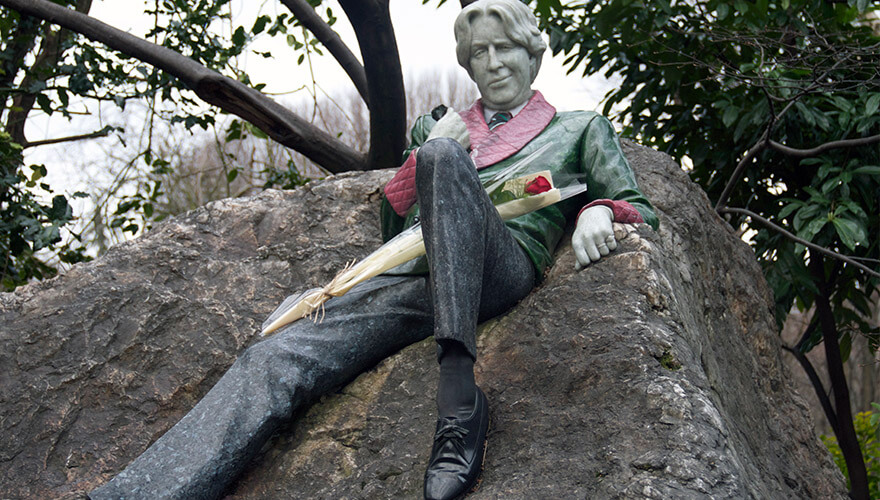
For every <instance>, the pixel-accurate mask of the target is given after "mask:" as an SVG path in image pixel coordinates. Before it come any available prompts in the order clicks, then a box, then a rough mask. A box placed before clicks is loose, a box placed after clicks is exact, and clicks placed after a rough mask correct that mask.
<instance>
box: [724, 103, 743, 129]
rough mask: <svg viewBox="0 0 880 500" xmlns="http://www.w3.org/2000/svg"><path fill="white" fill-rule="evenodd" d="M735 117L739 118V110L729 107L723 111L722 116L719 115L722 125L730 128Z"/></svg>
mask: <svg viewBox="0 0 880 500" xmlns="http://www.w3.org/2000/svg"><path fill="white" fill-rule="evenodd" d="M737 117H739V108H738V107H736V106H729V107H727V108H726V109H725V110H724V114H723V115H721V121H722V122H723V123H724V126H725V127H730V126H731V125H733V123H734V122H735V121H736V119H737Z"/></svg>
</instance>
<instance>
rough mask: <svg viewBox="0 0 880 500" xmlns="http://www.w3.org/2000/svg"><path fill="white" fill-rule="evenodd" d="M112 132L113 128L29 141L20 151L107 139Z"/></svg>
mask: <svg viewBox="0 0 880 500" xmlns="http://www.w3.org/2000/svg"><path fill="white" fill-rule="evenodd" d="M112 130H113V127H104V128H102V129H101V130H98V131H95V132H92V133H90V134H80V135H70V136H67V137H56V138H55V139H44V140H42V141H30V142H25V143H24V144H22V145H21V147H22V149H26V148H33V147H37V146H46V145H49V144H58V143H60V142H73V141H82V140H85V139H95V138H98V137H107V135H109V134H110V131H112Z"/></svg>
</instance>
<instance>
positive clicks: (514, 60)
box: [470, 15, 532, 110]
mask: <svg viewBox="0 0 880 500" xmlns="http://www.w3.org/2000/svg"><path fill="white" fill-rule="evenodd" d="M531 64H532V61H531V57H530V56H529V52H528V51H527V50H526V48H525V47H523V46H522V45H518V44H517V43H515V42H513V41H512V40H511V39H510V38H508V37H507V34H506V33H504V25H503V24H502V23H501V20H500V19H498V17H496V16H494V15H486V16H482V17H479V18H477V19H475V20H474V23H473V25H472V27H471V60H470V65H471V78H473V79H474V81H475V82H476V83H477V88H479V89H480V96H481V97H482V98H483V104H484V105H485V106H487V107H489V108H491V109H499V110H508V109H512V108H515V107H517V106H519V105H520V104H523V103H525V102H526V101H528V100H529V97H531V96H532V89H531V84H532V77H531Z"/></svg>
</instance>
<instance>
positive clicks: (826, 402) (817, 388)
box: [782, 344, 840, 436]
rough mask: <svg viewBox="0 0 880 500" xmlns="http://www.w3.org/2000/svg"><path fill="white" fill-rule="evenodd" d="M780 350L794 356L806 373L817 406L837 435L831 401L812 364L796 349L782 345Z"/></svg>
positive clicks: (836, 424) (835, 414) (837, 429)
mask: <svg viewBox="0 0 880 500" xmlns="http://www.w3.org/2000/svg"><path fill="white" fill-rule="evenodd" d="M782 348H783V349H785V350H786V351H788V352H790V353H791V354H792V356H794V359H796V360H797V361H798V363H800V364H801V368H803V369H804V372H806V373H807V378H809V379H810V384H812V385H813V391H814V392H815V393H816V397H817V398H819V404H821V405H822V410H823V411H824V412H825V418H827V419H828V423H829V424H831V429H832V430H834V435H835V436H836V435H838V431H839V430H840V427H839V425H838V423H837V413H836V412H835V411H834V406H833V405H832V404H831V399H830V398H828V393H827V392H825V386H824V385H822V379H820V378H819V375H818V374H817V373H816V370H815V369H814V368H813V364H812V363H810V360H809V359H807V357H806V356H804V353H802V352H801V351H799V350H798V349H797V348H792V347H789V346H787V345H784V344H783V346H782Z"/></svg>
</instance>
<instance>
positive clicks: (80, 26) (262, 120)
mask: <svg viewBox="0 0 880 500" xmlns="http://www.w3.org/2000/svg"><path fill="white" fill-rule="evenodd" d="M0 5H4V6H6V7H9V8H12V9H15V10H17V11H19V12H21V13H23V14H27V15H30V16H34V17H37V18H40V19H45V20H46V21H49V22H51V23H55V24H58V25H61V26H62V27H64V28H67V29H70V30H71V31H75V32H77V33H81V34H83V35H85V36H86V37H88V38H89V39H91V40H94V41H96V42H100V43H103V44H105V45H107V46H108V47H110V48H111V49H114V50H118V51H119V52H122V53H123V54H126V55H128V56H130V57H133V58H135V59H139V60H141V61H144V62H146V63H149V64H152V65H153V66H156V67H157V68H159V69H161V70H163V71H166V72H168V73H169V74H171V75H173V76H175V77H177V78H178V79H180V81H182V82H183V83H184V84H185V85H186V86H187V87H189V88H190V89H192V90H193V91H194V92H195V93H196V95H198V96H199V97H200V98H201V99H202V100H204V101H205V102H207V103H209V104H213V105H215V106H217V107H218V108H220V109H222V110H223V111H226V112H229V113H233V114H235V115H238V116H239V117H241V118H243V119H244V120H247V121H248V122H250V123H252V124H253V125H254V126H256V127H257V128H259V129H260V130H262V131H263V132H265V133H266V134H267V135H268V136H269V137H271V138H272V139H274V140H276V141H278V142H279V143H281V144H283V145H285V146H287V147H289V148H292V149H294V150H296V151H299V152H300V153H302V154H303V155H305V156H307V157H308V158H309V159H311V160H312V161H314V162H315V163H317V164H318V165H321V166H322V167H324V168H326V169H327V170H329V171H330V172H333V173H337V172H344V171H348V170H365V169H366V168H367V163H366V161H365V157H364V155H363V154H361V153H358V152H357V151H355V150H354V149H352V148H350V147H349V146H347V145H345V144H344V143H342V142H341V141H339V140H338V139H336V138H334V137H332V136H331V135H330V134H328V133H326V132H324V131H323V130H321V129H319V128H317V127H315V126H314V125H312V124H311V123H309V122H307V121H305V120H303V119H302V118H300V117H299V116H297V115H296V114H294V113H293V112H291V111H290V110H288V109H287V108H284V107H283V106H281V105H279V104H278V103H276V102H275V101H273V100H271V99H269V98H268V97H266V96H265V95H263V94H261V93H260V92H258V91H256V90H254V89H252V88H250V87H248V86H246V85H244V84H243V83H241V82H239V81H237V80H233V79H232V78H229V77H226V76H223V75H221V74H219V73H217V72H215V71H212V70H210V69H208V68H206V67H204V66H202V65H201V64H199V63H197V62H195V61H193V60H192V59H189V58H187V57H185V56H183V55H181V54H179V53H177V52H175V51H173V50H171V49H168V48H165V47H162V46H160V45H156V44H154V43H150V42H148V41H146V40H143V39H141V38H138V37H136V36H133V35H130V34H128V33H125V32H123V31H120V30H118V29H116V28H113V27H112V26H108V25H107V24H104V23H102V22H101V21H98V20H96V19H93V18H91V17H89V16H86V15H83V14H80V13H78V12H74V11H73V10H71V9H66V8H64V7H61V6H59V5H56V4H54V3H52V2H49V1H48V0H0Z"/></svg>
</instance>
